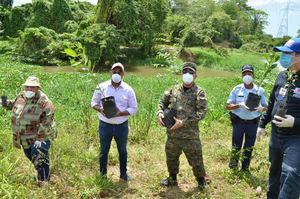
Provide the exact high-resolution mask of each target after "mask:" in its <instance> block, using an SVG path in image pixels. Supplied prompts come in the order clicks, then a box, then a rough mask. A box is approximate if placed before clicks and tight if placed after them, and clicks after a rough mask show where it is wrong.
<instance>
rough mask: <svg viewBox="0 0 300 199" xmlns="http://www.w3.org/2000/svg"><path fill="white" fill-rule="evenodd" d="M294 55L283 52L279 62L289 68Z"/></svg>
mask: <svg viewBox="0 0 300 199" xmlns="http://www.w3.org/2000/svg"><path fill="white" fill-rule="evenodd" d="M292 60H293V57H292V55H290V54H287V53H281V54H280V59H279V63H280V65H281V66H282V67H284V68H289V67H290V66H291V65H292Z"/></svg>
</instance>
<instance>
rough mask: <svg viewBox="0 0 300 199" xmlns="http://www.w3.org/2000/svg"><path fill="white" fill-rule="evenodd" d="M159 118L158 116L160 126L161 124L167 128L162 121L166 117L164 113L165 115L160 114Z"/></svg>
mask: <svg viewBox="0 0 300 199" xmlns="http://www.w3.org/2000/svg"><path fill="white" fill-rule="evenodd" d="M157 116H158V121H159V124H160V125H161V126H165V123H164V122H163V121H162V119H163V118H164V117H165V116H164V113H163V112H160V113H158V114H157Z"/></svg>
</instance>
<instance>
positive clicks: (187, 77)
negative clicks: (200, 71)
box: [182, 73, 194, 84]
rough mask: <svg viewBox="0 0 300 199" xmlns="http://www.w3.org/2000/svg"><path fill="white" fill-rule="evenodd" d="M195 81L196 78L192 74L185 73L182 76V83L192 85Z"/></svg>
mask: <svg viewBox="0 0 300 199" xmlns="http://www.w3.org/2000/svg"><path fill="white" fill-rule="evenodd" d="M193 80H194V77H193V75H192V74H190V73H184V74H183V75H182V81H183V83H184V84H191V83H192V82H193Z"/></svg>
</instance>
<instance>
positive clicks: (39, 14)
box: [28, 0, 51, 28]
mask: <svg viewBox="0 0 300 199" xmlns="http://www.w3.org/2000/svg"><path fill="white" fill-rule="evenodd" d="M32 9H33V13H32V17H31V19H30V21H29V23H28V27H40V26H43V27H46V28H50V19H51V14H50V9H51V3H50V2H49V1H48V0H34V1H33V2H32Z"/></svg>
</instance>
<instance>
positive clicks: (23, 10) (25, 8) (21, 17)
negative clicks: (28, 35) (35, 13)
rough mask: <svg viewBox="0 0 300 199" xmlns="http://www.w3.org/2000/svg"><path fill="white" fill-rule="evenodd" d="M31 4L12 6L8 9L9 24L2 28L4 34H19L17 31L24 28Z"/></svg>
mask: <svg viewBox="0 0 300 199" xmlns="http://www.w3.org/2000/svg"><path fill="white" fill-rule="evenodd" d="M31 10H32V6H31V4H23V5H21V6H16V7H13V8H12V9H11V11H10V16H9V24H7V26H6V28H5V29H4V34H5V35H7V36H11V37H17V36H19V31H22V30H24V29H25V27H26V26H27V24H28V21H29V19H30V17H31V15H30V14H31Z"/></svg>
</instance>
